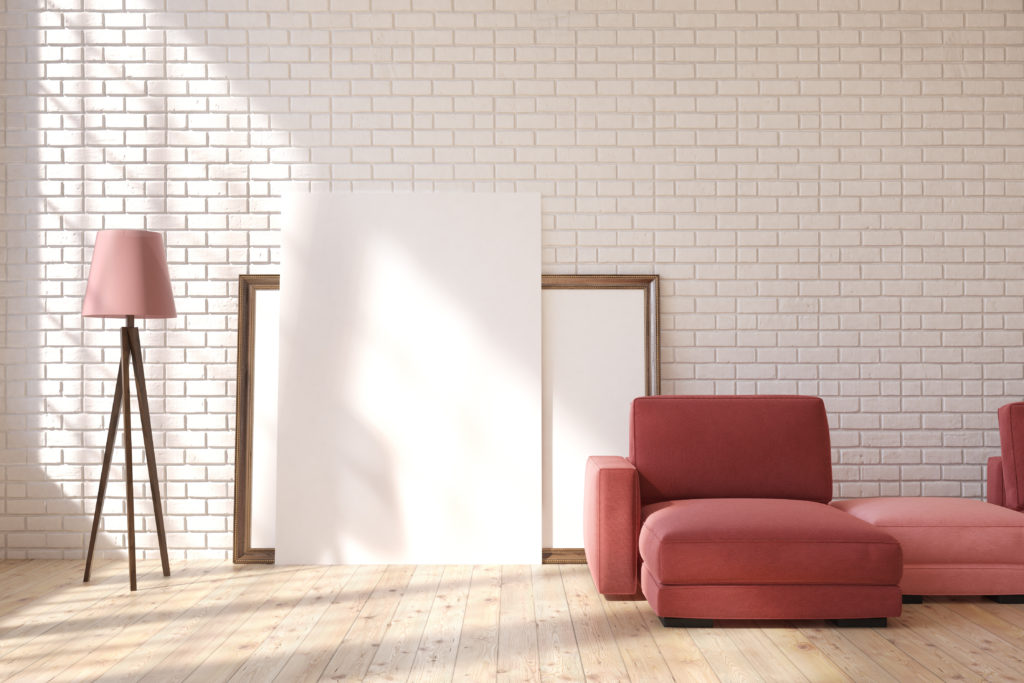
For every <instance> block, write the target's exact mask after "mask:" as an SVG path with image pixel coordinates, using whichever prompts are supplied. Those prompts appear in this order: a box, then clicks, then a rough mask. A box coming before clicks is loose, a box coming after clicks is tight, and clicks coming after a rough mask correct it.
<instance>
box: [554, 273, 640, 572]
mask: <svg viewBox="0 0 1024 683" xmlns="http://www.w3.org/2000/svg"><path fill="white" fill-rule="evenodd" d="M542 301H543V324H542V329H543V344H542V347H543V382H542V386H543V392H544V399H543V428H542V434H543V444H544V445H543V471H544V476H543V485H544V489H543V497H544V508H543V509H544V515H543V519H544V529H543V544H544V561H545V562H582V561H584V557H583V551H582V547H583V477H584V470H585V466H586V461H587V458H588V457H589V456H591V455H622V456H625V455H628V448H629V408H630V404H631V403H632V401H633V399H634V398H636V397H637V396H643V395H652V394H658V393H660V375H659V369H658V368H659V361H658V276H657V275H545V276H544V278H543V296H542Z"/></svg>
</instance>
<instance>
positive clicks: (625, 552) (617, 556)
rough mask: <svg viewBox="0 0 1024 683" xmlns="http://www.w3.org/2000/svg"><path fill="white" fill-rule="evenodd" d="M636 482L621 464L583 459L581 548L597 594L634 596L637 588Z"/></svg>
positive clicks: (609, 459)
mask: <svg viewBox="0 0 1024 683" xmlns="http://www.w3.org/2000/svg"><path fill="white" fill-rule="evenodd" d="M639 534H640V478H639V476H638V474H637V471H636V468H635V467H633V465H632V463H630V462H629V461H628V460H626V459H625V458H620V457H618V456H610V455H595V456H591V457H590V458H588V459H587V470H586V477H585V481H584V489H583V548H584V551H585V552H586V555H587V565H588V566H589V567H590V575H591V576H592V577H593V578H594V584H595V585H596V586H597V591H598V592H599V593H602V594H605V595H635V594H636V593H637V591H638V590H639V589H640V588H639V577H638V573H639V572H638V564H639V556H638V552H639V551H638V546H637V539H638V536H639Z"/></svg>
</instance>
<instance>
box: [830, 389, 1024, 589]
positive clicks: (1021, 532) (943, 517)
mask: <svg viewBox="0 0 1024 683" xmlns="http://www.w3.org/2000/svg"><path fill="white" fill-rule="evenodd" d="M999 436H1000V441H1001V442H1002V457H998V458H991V459H990V460H989V463H988V501H989V502H987V503H984V502H982V501H980V500H972V499H967V498H927V497H923V498H913V497H906V498H862V499H856V500H841V501H836V502H834V503H833V505H834V506H835V507H837V508H838V509H840V510H842V511H844V512H846V513H848V514H851V515H854V516H856V517H858V518H859V519H862V520H864V521H866V522H870V523H871V524H874V525H875V526H877V527H878V528H880V529H883V530H885V531H886V532H888V533H889V534H891V535H892V536H893V537H895V538H896V539H897V540H898V541H899V542H900V545H901V546H902V547H903V578H902V580H901V581H900V588H901V589H902V590H903V595H904V597H903V600H904V602H920V601H921V596H923V595H988V596H991V597H993V598H994V599H996V600H998V601H1000V602H1024V514H1021V511H1022V510H1024V403H1011V404H1009V405H1006V406H1003V407H1002V408H1000V409H999Z"/></svg>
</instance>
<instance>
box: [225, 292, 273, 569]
mask: <svg viewBox="0 0 1024 683" xmlns="http://www.w3.org/2000/svg"><path fill="white" fill-rule="evenodd" d="M279 286H280V276H278V275H240V276H239V278H238V383H237V396H236V408H235V411H236V412H235V430H236V431H235V519H234V542H233V546H234V548H233V558H234V561H235V562H236V563H240V564H247V563H252V564H259V563H265V564H272V563H273V562H274V539H275V515H276V504H275V502H274V500H275V496H276V493H277V492H276V486H277V485H276V480H277V393H278V389H277V381H278V380H277V374H278V372H277V369H278V328H279V321H278V317H279V311H280V292H279V291H278V288H279Z"/></svg>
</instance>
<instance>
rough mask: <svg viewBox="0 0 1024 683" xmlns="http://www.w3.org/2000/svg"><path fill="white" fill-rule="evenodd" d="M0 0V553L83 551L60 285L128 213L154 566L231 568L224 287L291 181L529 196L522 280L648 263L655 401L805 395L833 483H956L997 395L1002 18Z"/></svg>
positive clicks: (77, 379)
mask: <svg viewBox="0 0 1024 683" xmlns="http://www.w3.org/2000/svg"><path fill="white" fill-rule="evenodd" d="M0 5H3V6H4V9H3V14H2V16H3V22H4V25H5V30H4V31H3V33H2V34H0V40H3V41H4V45H3V48H4V50H3V55H4V59H3V64H2V68H3V70H4V72H3V89H4V98H3V104H2V107H3V110H2V112H0V114H2V117H3V127H2V130H3V133H2V135H3V140H2V143H3V144H2V154H3V161H4V164H3V170H2V173H3V182H2V183H0V188H2V189H0V191H2V193H3V194H2V200H3V202H4V228H5V229H4V231H3V232H2V233H0V240H2V241H0V267H2V268H3V271H4V273H3V275H4V277H3V284H2V290H0V291H2V296H0V315H2V317H3V322H2V326H3V327H2V335H3V342H4V343H3V351H2V358H3V363H2V366H0V372H2V373H3V375H2V380H3V382H4V392H3V396H2V399H0V400H2V404H0V411H2V418H0V419H2V425H3V429H2V438H3V450H2V461H0V475H2V481H3V484H2V485H3V498H2V501H0V505H2V506H3V507H2V515H0V546H2V548H3V550H2V551H0V552H2V553H3V555H4V556H6V557H11V558H17V557H26V556H32V557H81V556H82V553H83V548H84V546H85V543H86V535H87V530H88V524H89V512H90V511H91V510H92V506H93V503H92V501H93V496H94V494H95V482H96V479H97V477H98V471H99V468H98V463H99V456H100V451H101V449H102V444H103V440H104V436H105V432H104V429H105V424H106V420H107V414H108V411H109V406H110V400H111V392H112V386H111V384H112V382H111V380H112V377H113V374H114V362H115V359H116V348H115V345H116V343H117V334H116V331H115V330H116V328H117V325H118V323H117V321H111V322H108V323H106V324H103V323H102V322H101V321H97V320H93V319H90V320H83V319H82V318H81V317H80V315H79V312H80V306H81V304H80V299H81V295H82V292H83V288H84V279H83V278H84V276H85V272H86V267H87V264H88V260H89V257H90V252H91V245H92V244H93V241H94V239H95V235H96V231H97V230H99V229H101V228H112V227H142V226H145V227H147V228H150V229H154V230H159V231H161V232H163V234H164V236H165V239H166V241H167V243H168V255H169V258H170V261H171V273H172V277H173V279H174V286H175V291H176V294H177V295H178V301H177V303H178V309H179V312H180V316H179V317H178V318H177V319H174V320H171V321H167V322H166V323H164V322H163V321H146V322H145V323H144V325H143V330H144V331H143V333H142V339H143V346H144V348H145V349H146V361H147V364H146V368H147V373H148V379H149V389H150V394H151V397H152V404H153V405H152V408H153V411H154V424H155V429H156V442H157V449H158V458H159V461H160V462H161V463H162V465H161V467H160V470H161V476H162V480H163V481H164V483H165V487H166V491H165V493H166V496H167V524H168V529H169V530H170V542H171V546H172V549H173V550H172V553H173V555H175V556H178V557H180V556H183V555H187V556H189V557H203V556H214V557H226V556H228V555H229V552H230V545H231V540H230V521H231V519H230V512H231V497H232V477H233V464H232V463H233V456H234V453H233V444H234V433H233V429H234V394H235V382H234V378H235V350H234V346H235V334H236V316H235V311H236V307H237V302H236V295H237V292H236V284H235V283H236V279H237V275H238V274H239V273H243V272H276V270H277V264H278V263H279V254H278V251H277V250H278V245H279V242H280V236H279V228H280V225H279V219H278V214H277V212H278V208H279V200H278V197H279V195H280V193H281V192H282V190H283V189H284V188H285V187H286V186H287V185H289V184H292V183H298V184H300V185H302V186H305V187H313V188H317V189H321V188H323V189H326V188H335V189H340V190H345V189H356V190H413V189H416V190H446V189H461V190H464V189H478V190H482V191H492V190H500V191H507V190H521V191H530V192H540V193H542V195H543V197H544V204H543V210H544V216H543V220H544V228H545V232H544V241H545V250H544V270H545V272H549V273H571V272H578V273H590V272H609V271H615V272H624V273H627V272H641V273H649V272H657V273H659V274H661V276H662V278H663V279H662V285H663V290H662V291H663V297H662V301H661V304H662V313H663V314H662V320H661V324H662V344H663V355H662V358H663V375H664V378H665V379H664V382H663V391H664V392H665V393H670V392H678V393H701V392H703V393H722V394H730V393H747V392H761V393H765V392H799V393H806V394H819V395H821V396H824V397H825V399H826V402H827V405H828V408H829V411H830V413H831V419H832V423H833V427H834V428H835V429H834V431H833V442H834V446H835V451H834V457H835V460H836V477H837V482H838V485H837V494H839V495H843V496H857V495H871V494H906V495H918V494H940V495H966V496H981V495H983V477H984V472H983V463H984V461H985V459H986V458H987V457H988V456H990V455H993V454H995V453H996V452H997V446H998V435H997V431H996V421H995V411H996V409H997V408H998V407H999V406H1000V405H1002V404H1003V403H1006V402H1008V401H1011V400H1015V399H1017V398H1019V397H1020V396H1021V395H1024V350H1022V347H1024V231H1022V230H1021V229H1020V228H1021V227H1022V224H1024V8H1022V4H1021V0H843V1H839V0H817V1H807V0H618V1H616V0H381V1H379V2H378V1H376V0H361V1H360V0H290V1H289V2H286V1H285V0H174V2H169V1H167V0H48V1H47V2H46V3H42V2H38V0H6V2H3V0H0ZM41 7H45V9H40V8H41ZM137 462H141V459H138V460H137ZM143 471H144V470H141V469H140V471H139V473H138V474H140V475H141V474H142V473H143ZM120 480H121V472H120V470H116V471H115V472H114V482H119V481H120ZM110 494H111V499H110V500H109V501H108V508H107V509H108V510H109V511H110V513H111V514H108V515H107V516H106V518H105V523H104V524H105V530H106V535H105V536H104V538H103V541H102V543H103V546H104V547H105V548H113V547H118V546H122V545H123V543H124V529H125V519H124V517H123V516H120V517H119V516H118V515H117V510H118V507H119V506H120V508H121V510H122V511H123V509H124V508H123V486H122V487H121V489H120V490H118V487H117V484H116V483H115V484H112V490H111V491H110ZM139 494H140V495H141V494H144V489H141V488H140V490H139ZM140 508H142V509H143V510H145V504H144V502H143V504H141V505H140ZM145 528H146V529H147V530H149V529H151V528H152V526H151V524H150V523H149V522H148V521H147V522H146V523H145ZM141 542H142V545H143V546H144V547H146V548H148V550H147V555H152V554H153V548H154V547H155V543H154V538H153V536H152V535H151V534H150V535H149V536H147V537H145V538H144V539H142V541H141Z"/></svg>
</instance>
